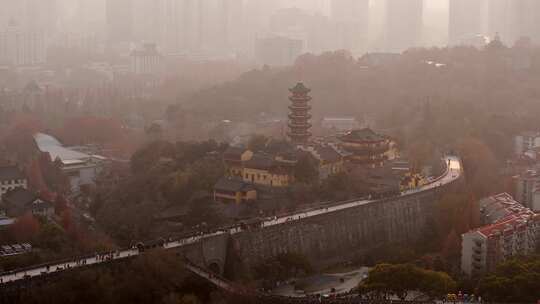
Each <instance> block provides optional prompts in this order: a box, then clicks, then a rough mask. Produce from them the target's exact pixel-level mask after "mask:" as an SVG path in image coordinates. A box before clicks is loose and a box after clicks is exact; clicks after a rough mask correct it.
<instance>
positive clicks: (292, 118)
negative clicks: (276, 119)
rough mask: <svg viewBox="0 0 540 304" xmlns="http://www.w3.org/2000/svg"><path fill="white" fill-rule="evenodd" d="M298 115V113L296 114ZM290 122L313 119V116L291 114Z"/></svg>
mask: <svg viewBox="0 0 540 304" xmlns="http://www.w3.org/2000/svg"><path fill="white" fill-rule="evenodd" d="M296 114H298V113H296ZM289 119H290V120H296V119H308V120H309V119H311V114H304V115H295V114H289Z"/></svg>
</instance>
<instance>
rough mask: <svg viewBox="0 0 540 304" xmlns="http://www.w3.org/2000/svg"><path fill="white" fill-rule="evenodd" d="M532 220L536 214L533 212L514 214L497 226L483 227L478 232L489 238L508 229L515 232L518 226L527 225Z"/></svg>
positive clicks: (496, 224)
mask: <svg viewBox="0 0 540 304" xmlns="http://www.w3.org/2000/svg"><path fill="white" fill-rule="evenodd" d="M529 211H530V210H529ZM530 219H534V213H532V211H530V213H521V214H512V215H509V216H507V217H506V218H504V219H503V220H501V221H499V222H497V223H495V224H491V225H488V226H484V227H481V228H479V229H477V231H478V232H480V233H481V234H483V235H484V236H486V237H489V236H491V235H493V234H494V233H496V232H500V233H503V232H504V231H505V230H507V229H511V230H513V229H514V228H516V227H517V226H519V225H521V224H525V223H526V222H527V221H528V220H530Z"/></svg>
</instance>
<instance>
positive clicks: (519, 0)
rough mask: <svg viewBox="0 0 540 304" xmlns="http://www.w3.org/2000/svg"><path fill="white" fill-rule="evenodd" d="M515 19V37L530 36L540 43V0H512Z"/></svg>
mask: <svg viewBox="0 0 540 304" xmlns="http://www.w3.org/2000/svg"><path fill="white" fill-rule="evenodd" d="M512 5H513V6H514V7H513V10H512V11H513V13H514V16H513V19H514V20H516V21H515V26H516V28H515V30H514V33H515V36H514V37H515V39H519V38H520V37H529V38H531V39H532V40H534V41H535V42H537V43H540V1H538V0H514V1H512Z"/></svg>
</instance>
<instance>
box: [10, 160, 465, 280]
mask: <svg viewBox="0 0 540 304" xmlns="http://www.w3.org/2000/svg"><path fill="white" fill-rule="evenodd" d="M445 159H446V160H445V161H446V163H447V169H446V171H445V172H444V174H443V175H442V176H440V177H439V178H437V179H435V180H433V181H432V182H431V183H429V184H426V185H423V186H421V187H419V188H417V189H413V190H409V191H406V192H403V193H402V194H401V195H402V196H407V195H411V194H415V193H419V192H422V191H427V190H431V189H434V188H437V187H441V186H443V185H447V184H449V183H452V182H453V181H455V180H457V179H458V178H459V177H460V176H461V174H462V169H461V162H460V160H459V158H457V157H455V156H448V157H446V158H445ZM376 201H377V200H359V201H352V202H345V203H343V204H335V205H331V206H327V207H321V208H317V209H312V210H304V211H301V212H296V213H292V214H288V215H285V216H280V217H273V218H269V219H266V220H263V221H262V222H261V223H260V226H261V227H262V228H266V227H271V226H276V225H282V224H286V223H290V222H293V221H298V220H302V219H306V218H310V217H315V216H319V215H323V214H327V213H332V212H337V211H341V210H345V209H349V208H354V207H358V206H361V205H366V204H370V203H374V202H376ZM242 231H244V230H243V229H242V227H241V226H240V225H239V226H234V227H228V228H222V229H220V230H217V231H215V232H211V233H207V234H198V235H193V236H190V237H187V238H183V239H179V240H172V241H169V242H165V243H164V246H163V247H164V248H165V249H174V248H178V247H182V246H187V245H190V244H194V243H197V242H199V241H200V240H202V239H204V238H211V237H215V236H219V235H223V234H237V233H240V232H242ZM139 254H141V253H140V252H139V250H138V249H137V248H129V249H124V250H120V251H116V252H113V253H106V254H101V255H100V254H96V255H93V256H87V257H84V258H74V259H73V260H71V261H66V262H61V263H52V264H49V265H48V266H45V265H41V266H36V267H35V268H32V267H30V268H26V269H22V270H15V271H10V272H5V273H2V274H0V284H2V283H4V284H5V283H8V282H14V281H18V280H23V279H25V278H28V277H36V276H41V275H47V274H52V273H57V272H60V271H65V270H67V269H73V268H77V267H84V266H89V265H95V264H100V263H107V262H110V261H114V260H121V259H126V258H130V257H133V256H137V255H139Z"/></svg>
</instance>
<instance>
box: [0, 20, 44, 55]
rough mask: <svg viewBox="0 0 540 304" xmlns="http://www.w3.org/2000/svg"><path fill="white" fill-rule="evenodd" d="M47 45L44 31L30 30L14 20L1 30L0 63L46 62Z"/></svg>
mask: <svg viewBox="0 0 540 304" xmlns="http://www.w3.org/2000/svg"><path fill="white" fill-rule="evenodd" d="M46 56H47V45H46V38H45V34H44V32H42V31H38V30H30V29H28V28H25V27H22V26H20V25H18V24H17V23H16V22H15V21H12V22H11V23H10V24H9V26H8V27H7V28H6V29H5V30H0V63H3V64H9V65H16V66H25V65H38V64H42V63H44V62H45V59H46Z"/></svg>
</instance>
